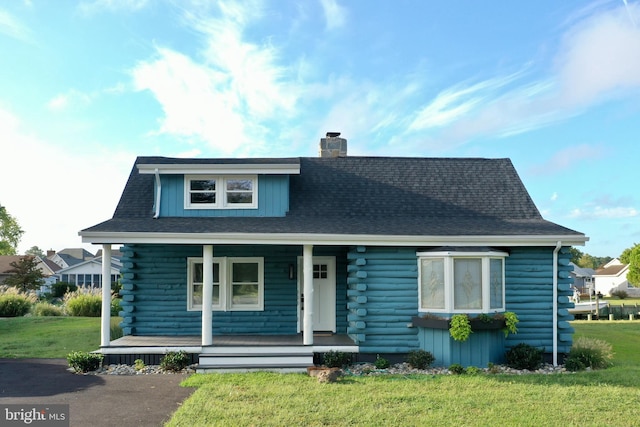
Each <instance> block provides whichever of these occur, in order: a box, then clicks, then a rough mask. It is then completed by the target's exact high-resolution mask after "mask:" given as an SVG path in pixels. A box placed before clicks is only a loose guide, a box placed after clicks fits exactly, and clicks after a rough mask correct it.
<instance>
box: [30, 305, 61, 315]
mask: <svg viewBox="0 0 640 427" xmlns="http://www.w3.org/2000/svg"><path fill="white" fill-rule="evenodd" d="M31 312H32V313H33V315H34V316H64V310H63V309H62V308H61V307H58V306H57V305H53V304H50V303H48V302H39V303H37V304H36V305H34V306H33V307H32V309H31Z"/></svg>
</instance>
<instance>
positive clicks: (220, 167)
mask: <svg viewBox="0 0 640 427" xmlns="http://www.w3.org/2000/svg"><path fill="white" fill-rule="evenodd" d="M137 167H138V172H139V173H141V174H155V173H156V171H157V173H159V174H161V175H185V174H225V175H243V174H255V175H283V174H286V175H300V164H299V163H297V164H287V163H273V164H269V163H267V164H245V163H240V164H227V163H225V164H187V165H185V164H162V165H159V164H145V165H137Z"/></svg>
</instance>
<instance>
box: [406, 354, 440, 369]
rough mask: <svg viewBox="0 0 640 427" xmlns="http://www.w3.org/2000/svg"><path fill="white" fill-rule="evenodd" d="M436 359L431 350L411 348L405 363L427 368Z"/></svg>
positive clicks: (413, 366) (414, 366)
mask: <svg viewBox="0 0 640 427" xmlns="http://www.w3.org/2000/svg"><path fill="white" fill-rule="evenodd" d="M435 360H436V358H435V357H434V356H433V354H432V353H431V352H428V351H425V350H412V351H410V352H409V354H407V363H408V364H409V366H411V367H412V368H415V369H427V368H428V367H429V366H431V364H432V363H433V362H434V361H435Z"/></svg>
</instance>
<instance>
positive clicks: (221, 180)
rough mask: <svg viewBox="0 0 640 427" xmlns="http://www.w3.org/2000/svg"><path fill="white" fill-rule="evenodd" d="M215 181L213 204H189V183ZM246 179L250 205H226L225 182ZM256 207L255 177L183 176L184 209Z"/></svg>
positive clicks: (256, 181)
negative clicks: (249, 190) (250, 190)
mask: <svg viewBox="0 0 640 427" xmlns="http://www.w3.org/2000/svg"><path fill="white" fill-rule="evenodd" d="M208 179H209V180H215V181H216V191H215V192H216V202H215V203H191V197H190V196H191V185H190V182H191V181H199V180H208ZM236 179H246V180H250V181H251V189H252V197H251V203H227V181H230V180H236ZM257 207H258V177H257V175H185V176H184V208H185V209H256V208H257Z"/></svg>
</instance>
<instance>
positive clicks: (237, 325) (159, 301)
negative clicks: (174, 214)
mask: <svg viewBox="0 0 640 427" xmlns="http://www.w3.org/2000/svg"><path fill="white" fill-rule="evenodd" d="M316 252H318V253H315V255H333V256H336V270H337V277H336V304H337V307H336V317H337V319H336V327H337V331H338V333H346V317H347V314H346V273H345V271H346V260H345V255H344V253H345V250H344V249H340V248H322V250H318V251H316ZM122 253H123V257H122V264H123V266H122V270H121V275H122V289H121V291H120V294H121V297H122V301H121V312H120V315H121V317H122V318H123V320H122V323H121V326H122V328H123V331H124V333H125V335H200V334H201V326H202V323H201V321H202V317H201V316H202V312H201V311H188V310H187V258H188V257H201V256H202V247H201V246H180V245H126V246H124V247H123V248H122ZM213 253H214V257H263V258H264V311H226V312H223V311H213V320H212V325H213V334H214V335H234V334H255V335H281V334H296V333H297V324H298V323H297V322H298V314H297V310H298V300H297V298H298V295H297V292H298V291H297V280H296V278H294V279H292V280H291V279H289V265H290V264H293V265H294V266H295V265H296V263H297V257H298V256H300V255H302V248H301V247H296V246H215V245H214V248H213Z"/></svg>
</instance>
